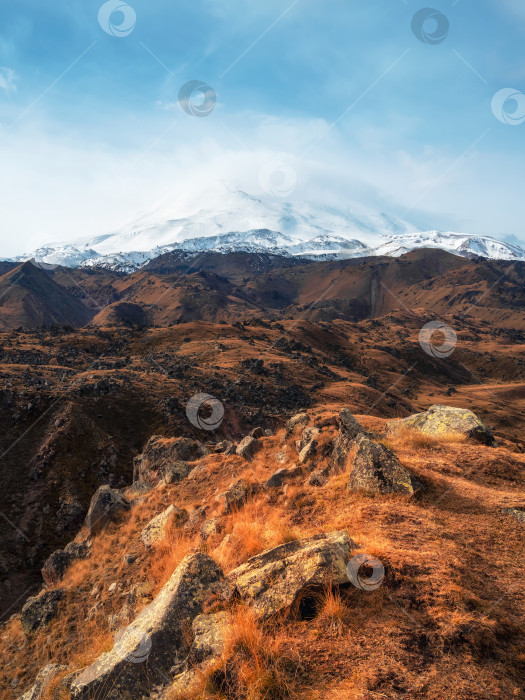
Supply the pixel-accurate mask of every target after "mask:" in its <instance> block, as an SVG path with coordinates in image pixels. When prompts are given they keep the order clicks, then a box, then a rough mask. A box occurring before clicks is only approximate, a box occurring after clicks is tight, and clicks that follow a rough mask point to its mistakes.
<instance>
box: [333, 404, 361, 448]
mask: <svg viewBox="0 0 525 700" xmlns="http://www.w3.org/2000/svg"><path fill="white" fill-rule="evenodd" d="M337 422H338V424H339V431H340V433H341V435H343V436H344V437H346V438H348V439H349V440H355V438H356V437H358V435H363V434H364V435H367V432H366V430H365V429H364V428H363V426H362V425H361V423H359V421H358V420H357V419H356V418H355V417H354V416H353V414H352V413H351V412H350V411H349V410H348V409H347V408H343V410H342V411H341V412H340V413H339V416H338V417H337Z"/></svg>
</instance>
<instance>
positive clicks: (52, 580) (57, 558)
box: [42, 542, 90, 586]
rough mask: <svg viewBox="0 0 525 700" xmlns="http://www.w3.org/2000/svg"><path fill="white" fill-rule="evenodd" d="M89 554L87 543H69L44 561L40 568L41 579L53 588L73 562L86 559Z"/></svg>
mask: <svg viewBox="0 0 525 700" xmlns="http://www.w3.org/2000/svg"><path fill="white" fill-rule="evenodd" d="M89 554H90V547H89V545H88V543H87V542H70V543H69V544H68V545H66V546H65V548H64V549H57V550H56V552H53V554H51V555H50V556H49V557H48V558H47V559H46V561H45V562H44V566H43V567H42V578H43V579H44V581H45V582H46V583H47V585H48V586H55V585H56V584H57V583H59V582H60V581H61V580H62V579H63V578H64V576H65V573H66V571H67V570H68V569H69V567H70V566H71V564H72V563H73V562H74V561H76V560H78V559H86V558H87V557H88V556H89Z"/></svg>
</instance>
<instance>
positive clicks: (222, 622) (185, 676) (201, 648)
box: [170, 611, 229, 694]
mask: <svg viewBox="0 0 525 700" xmlns="http://www.w3.org/2000/svg"><path fill="white" fill-rule="evenodd" d="M228 622H229V615H228V613H226V612H224V611H223V612H218V613H214V614H212V615H199V616H198V617H196V618H195V620H194V621H193V625H192V628H193V634H194V638H193V644H192V645H191V649H190V653H189V655H188V659H187V661H186V664H185V670H184V671H183V673H182V674H181V675H180V676H177V678H176V679H175V682H174V683H173V685H172V686H171V688H170V692H171V693H174V692H178V693H182V692H186V693H188V694H189V693H190V691H191V690H192V685H193V684H194V683H198V682H199V680H200V678H201V677H202V675H201V674H202V673H203V672H204V671H206V669H207V668H209V667H210V666H211V665H213V664H214V663H215V662H216V661H217V659H220V657H221V656H222V654H223V652H224V648H225V630H226V628H227V626H228Z"/></svg>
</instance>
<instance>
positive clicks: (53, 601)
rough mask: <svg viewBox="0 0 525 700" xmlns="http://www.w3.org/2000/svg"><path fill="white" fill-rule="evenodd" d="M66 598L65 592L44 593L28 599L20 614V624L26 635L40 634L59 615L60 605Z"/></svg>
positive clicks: (58, 590) (57, 590) (58, 589)
mask: <svg viewBox="0 0 525 700" xmlns="http://www.w3.org/2000/svg"><path fill="white" fill-rule="evenodd" d="M63 597H64V591H63V590H62V589H60V588H57V589H56V590H54V591H42V592H41V593H40V594H39V595H37V596H33V597H31V598H28V599H27V602H26V603H25V605H24V607H23V608H22V612H21V614H20V623H21V625H22V629H23V630H24V633H25V634H31V633H32V632H38V630H40V629H42V627H45V626H46V625H47V624H48V622H50V621H51V620H52V619H53V618H54V617H55V615H56V614H57V610H58V605H59V603H60V601H61V600H62V598H63Z"/></svg>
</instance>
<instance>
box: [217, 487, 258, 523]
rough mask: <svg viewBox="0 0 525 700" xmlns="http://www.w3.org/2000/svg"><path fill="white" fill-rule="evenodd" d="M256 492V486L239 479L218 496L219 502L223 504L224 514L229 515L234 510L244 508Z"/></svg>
mask: <svg viewBox="0 0 525 700" xmlns="http://www.w3.org/2000/svg"><path fill="white" fill-rule="evenodd" d="M254 491H255V486H254V484H251V483H249V482H248V481H245V480H244V479H237V481H235V482H233V483H232V484H230V486H229V487H228V489H227V490H226V491H224V493H221V494H219V495H218V496H217V500H218V501H220V502H221V503H222V504H223V509H224V514H225V515H228V513H231V512H232V510H239V509H240V508H242V507H243V505H244V504H245V503H246V501H247V500H248V498H249V497H250V496H251V495H252V494H253V493H254Z"/></svg>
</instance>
